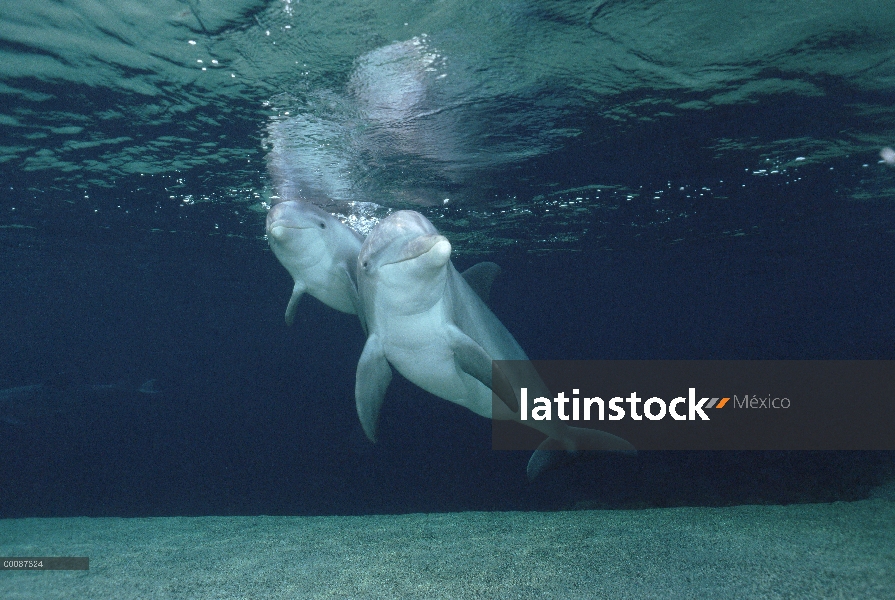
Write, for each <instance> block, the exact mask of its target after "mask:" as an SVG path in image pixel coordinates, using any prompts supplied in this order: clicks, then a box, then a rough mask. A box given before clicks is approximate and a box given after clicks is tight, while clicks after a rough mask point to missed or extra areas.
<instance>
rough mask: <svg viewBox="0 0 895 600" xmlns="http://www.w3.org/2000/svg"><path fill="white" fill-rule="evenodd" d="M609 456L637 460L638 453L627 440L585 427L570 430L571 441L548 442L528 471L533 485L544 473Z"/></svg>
mask: <svg viewBox="0 0 895 600" xmlns="http://www.w3.org/2000/svg"><path fill="white" fill-rule="evenodd" d="M606 452H617V453H620V454H623V455H625V456H636V455H637V450H636V449H635V448H634V446H633V445H631V443H630V442H628V441H627V440H625V439H623V438H620V437H618V436H617V435H612V434H611V433H606V432H605V431H600V430H598V429H585V428H583V427H569V439H568V440H567V441H561V440H557V439H555V438H547V439H546V440H544V441H543V442H541V445H540V446H538V448H537V450H535V451H534V453H533V454H532V455H531V458H530V459H528V466H527V467H526V469H525V472H526V474H527V475H528V480H529V481H534V479H535V478H536V477H537V476H538V475H540V474H541V473H543V472H544V471H550V470H552V469H557V468H559V467H562V466H565V465H568V464H571V463H573V462H577V461H579V460H594V459H596V458H599V457H601V456H604V455H605V453H606Z"/></svg>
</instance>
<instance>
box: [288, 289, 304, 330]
mask: <svg viewBox="0 0 895 600" xmlns="http://www.w3.org/2000/svg"><path fill="white" fill-rule="evenodd" d="M304 293H305V286H304V285H303V284H302V283H301V282H298V281H296V282H295V287H293V288H292V297H291V298H289V304H287V305H286V325H292V323H294V322H295V311H297V310H298V301H299V300H301V297H302V295H303V294H304Z"/></svg>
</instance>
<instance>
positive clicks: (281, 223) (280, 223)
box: [267, 219, 312, 231]
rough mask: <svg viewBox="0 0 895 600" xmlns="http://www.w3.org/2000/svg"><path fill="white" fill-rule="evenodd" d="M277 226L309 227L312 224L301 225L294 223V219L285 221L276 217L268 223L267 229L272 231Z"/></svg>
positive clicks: (288, 227)
mask: <svg viewBox="0 0 895 600" xmlns="http://www.w3.org/2000/svg"><path fill="white" fill-rule="evenodd" d="M277 227H284V228H286V229H310V228H311V227H312V225H301V224H299V223H296V222H295V221H286V220H285V219H278V220H276V221H274V222H272V223H268V225H267V231H272V230H273V229H276V228H277Z"/></svg>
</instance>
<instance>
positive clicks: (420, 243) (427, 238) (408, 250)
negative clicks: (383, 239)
mask: <svg viewBox="0 0 895 600" xmlns="http://www.w3.org/2000/svg"><path fill="white" fill-rule="evenodd" d="M441 241H447V238H446V237H444V236H443V235H440V234H437V233H433V234H430V235H421V236H418V237H415V238H413V239H412V240H410V241H408V242H407V244H406V245H405V246H404V251H403V252H401V256H400V258H398V260H396V261H395V262H396V263H399V262H404V261H405V260H413V259H414V258H419V257H420V256H422V255H423V254H425V253H426V252H428V251H429V250H431V249H432V248H434V247H435V244H437V243H438V242H441Z"/></svg>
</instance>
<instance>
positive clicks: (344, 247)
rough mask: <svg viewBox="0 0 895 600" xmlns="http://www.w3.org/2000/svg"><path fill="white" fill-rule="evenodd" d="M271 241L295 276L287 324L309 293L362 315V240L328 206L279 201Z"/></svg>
mask: <svg viewBox="0 0 895 600" xmlns="http://www.w3.org/2000/svg"><path fill="white" fill-rule="evenodd" d="M266 230H267V240H268V243H269V244H270V248H271V250H273V253H274V255H276V257H277V259H278V260H279V261H280V264H282V265H283V266H284V267H286V270H287V271H289V274H290V275H292V279H293V280H294V281H295V286H294V287H293V288H292V297H291V298H290V299H289V304H288V305H287V306H286V324H287V325H292V323H293V321H295V312H296V309H297V307H298V301H299V300H301V297H302V295H304V294H305V293H308V294H310V295H311V296H314V297H315V298H317V299H318V300H320V301H321V302H323V303H324V304H326V305H327V306H329V307H331V308H334V309H336V310H339V311H342V312H344V313H348V314H352V315H358V316H359V317H360V319H361V325H363V322H364V320H363V315H362V314H361V313H360V308H359V307H360V301H359V300H358V295H357V283H356V281H357V280H356V277H355V263H356V262H357V254H358V252H359V251H360V248H361V243H362V242H363V239H362V238H361V236H360V234H359V233H357V232H356V231H354V230H353V229H351V228H350V227H348V226H347V225H345V224H344V223H342V222H341V221H339V220H338V219H337V218H336V217H334V216H333V215H331V214H330V213H328V212H326V211H325V210H323V209H321V208H319V207H317V206H315V205H313V204H309V203H307V202H301V201H298V200H289V201H286V202H280V203H279V204H274V205H273V206H272V207H271V209H270V211H269V212H268V213H267V225H266Z"/></svg>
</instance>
